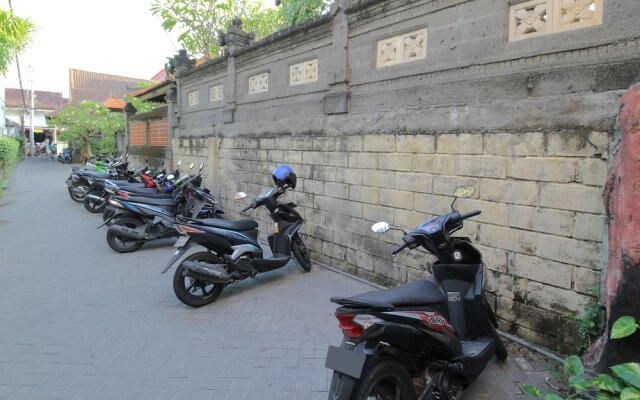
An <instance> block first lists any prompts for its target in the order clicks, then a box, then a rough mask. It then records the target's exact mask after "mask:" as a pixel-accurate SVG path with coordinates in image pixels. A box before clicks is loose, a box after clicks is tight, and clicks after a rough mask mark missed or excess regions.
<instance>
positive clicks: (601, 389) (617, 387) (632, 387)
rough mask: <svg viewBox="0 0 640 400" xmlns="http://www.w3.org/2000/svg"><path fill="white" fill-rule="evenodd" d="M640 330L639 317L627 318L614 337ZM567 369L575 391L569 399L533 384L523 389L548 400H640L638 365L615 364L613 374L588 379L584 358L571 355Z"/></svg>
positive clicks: (620, 321)
mask: <svg viewBox="0 0 640 400" xmlns="http://www.w3.org/2000/svg"><path fill="white" fill-rule="evenodd" d="M638 329H640V326H639V325H638V323H637V321H636V319H635V318H633V317H630V316H624V317H621V318H619V319H618V320H617V321H616V322H615V323H614V324H613V326H612V327H611V338H612V339H622V338H625V337H627V336H630V335H633V334H634V333H635V332H636V331H637V330H638ZM564 369H565V371H566V372H567V374H568V375H569V376H570V378H569V384H570V386H571V389H572V391H573V393H572V394H570V395H569V396H567V397H560V396H558V395H557V394H553V393H545V392H543V391H542V390H540V389H538V388H536V387H534V386H530V385H524V386H523V388H524V391H525V393H527V394H529V395H531V396H533V397H534V398H536V399H544V400H562V399H566V400H568V399H579V398H584V397H585V396H589V397H592V396H594V395H595V398H596V399H597V400H614V399H620V400H640V364H639V363H637V362H629V363H625V364H618V365H614V366H613V367H611V371H612V372H613V374H612V375H609V374H600V375H598V376H595V377H592V378H587V377H586V374H585V369H584V365H583V364H582V360H580V357H578V356H570V357H568V358H567V359H566V360H565V362H564Z"/></svg>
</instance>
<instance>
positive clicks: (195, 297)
mask: <svg viewBox="0 0 640 400" xmlns="http://www.w3.org/2000/svg"><path fill="white" fill-rule="evenodd" d="M185 261H201V262H206V263H210V264H224V263H225V261H224V260H223V259H222V258H220V257H218V256H217V255H215V254H212V253H209V252H206V251H204V252H199V253H193V254H191V255H190V256H189V257H187V258H185V259H184V260H182V262H181V263H180V265H178V268H176V273H175V274H174V275H173V292H174V293H175V294H176V297H177V298H178V300H180V301H181V302H182V303H183V304H186V305H188V306H190V307H202V306H206V305H207V304H211V303H213V302H214V301H216V299H217V298H218V296H220V293H222V291H223V290H224V284H222V283H215V284H214V283H208V282H204V281H201V280H198V279H194V278H191V277H188V276H186V275H185V274H184V273H185V268H184V267H183V266H182V263H183V262H185Z"/></svg>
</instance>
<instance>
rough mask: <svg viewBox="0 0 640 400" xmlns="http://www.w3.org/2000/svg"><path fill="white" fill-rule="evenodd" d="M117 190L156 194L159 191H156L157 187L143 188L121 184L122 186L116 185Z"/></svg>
mask: <svg viewBox="0 0 640 400" xmlns="http://www.w3.org/2000/svg"><path fill="white" fill-rule="evenodd" d="M118 190H121V191H123V192H127V193H131V194H137V193H150V194H158V193H160V192H159V191H158V189H155V188H143V187H136V186H123V187H120V186H118Z"/></svg>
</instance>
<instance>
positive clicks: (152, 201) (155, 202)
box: [113, 196, 176, 206]
mask: <svg viewBox="0 0 640 400" xmlns="http://www.w3.org/2000/svg"><path fill="white" fill-rule="evenodd" d="M113 198H114V199H116V200H122V201H128V202H131V203H142V204H148V205H150V206H174V205H175V204H176V201H175V200H173V199H158V198H154V197H133V196H132V197H122V196H113Z"/></svg>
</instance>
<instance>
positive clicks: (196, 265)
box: [182, 261, 233, 283]
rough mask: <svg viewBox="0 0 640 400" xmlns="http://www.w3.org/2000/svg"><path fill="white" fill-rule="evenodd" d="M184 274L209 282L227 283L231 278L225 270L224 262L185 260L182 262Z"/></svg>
mask: <svg viewBox="0 0 640 400" xmlns="http://www.w3.org/2000/svg"><path fill="white" fill-rule="evenodd" d="M182 265H183V266H184V268H185V275H186V276H188V277H190V278H194V279H199V280H202V281H205V282H209V283H229V282H231V281H233V278H231V276H229V274H228V273H227V272H226V271H225V268H224V267H225V265H224V264H207V263H203V262H197V261H185V262H183V263H182Z"/></svg>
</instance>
